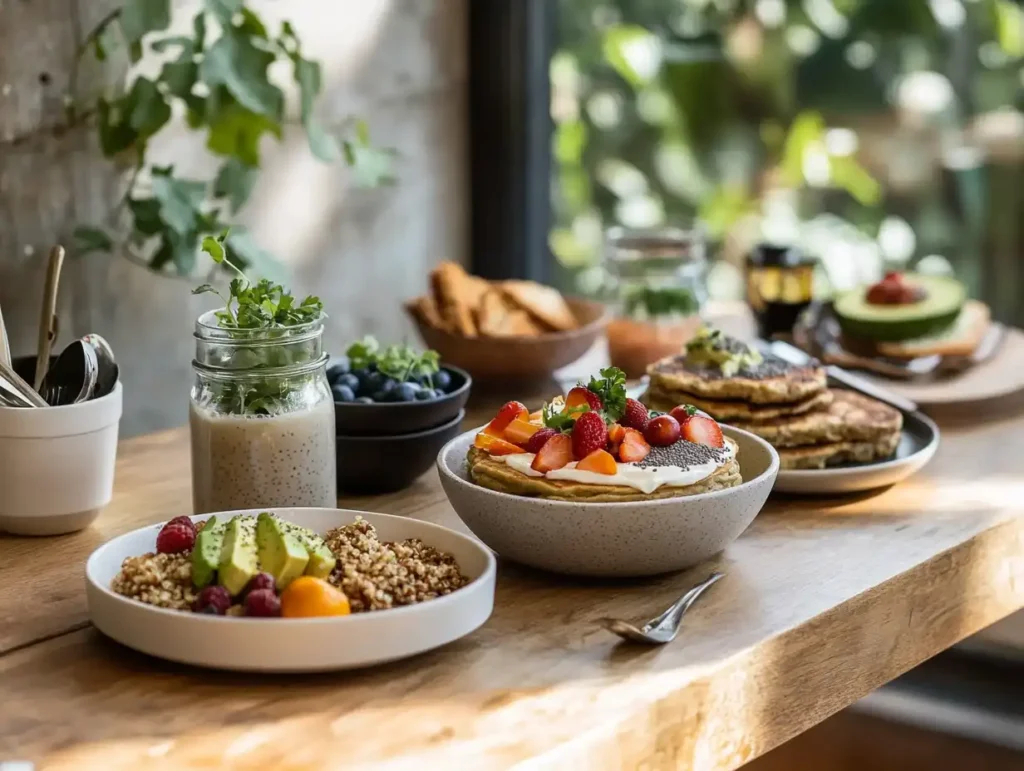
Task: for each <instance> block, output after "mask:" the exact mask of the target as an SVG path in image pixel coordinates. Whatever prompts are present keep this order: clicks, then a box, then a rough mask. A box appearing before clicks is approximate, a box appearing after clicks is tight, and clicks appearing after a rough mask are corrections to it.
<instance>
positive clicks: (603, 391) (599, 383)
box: [587, 367, 626, 423]
mask: <svg viewBox="0 0 1024 771" xmlns="http://www.w3.org/2000/svg"><path fill="white" fill-rule="evenodd" d="M587 388H588V389H590V390H591V391H593V392H594V393H595V394H597V395H598V396H600V397H601V404H602V405H603V408H602V410H601V412H602V413H603V416H604V419H605V421H606V422H608V423H614V422H615V421H616V420H618V419H619V418H621V417H622V413H623V412H625V411H626V373H625V372H623V371H622V370H621V369H619V368H618V367H605V368H604V369H603V370H601V377H600V378H596V377H592V378H590V382H589V383H587Z"/></svg>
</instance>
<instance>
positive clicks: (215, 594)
mask: <svg viewBox="0 0 1024 771" xmlns="http://www.w3.org/2000/svg"><path fill="white" fill-rule="evenodd" d="M230 607H231V595H230V594H229V593H228V590H227V589H225V588H224V587H223V586H207V587H206V588H204V589H203V590H202V591H201V592H199V596H197V597H196V599H195V602H193V603H192V610H194V611H195V612H196V613H209V612H210V611H209V610H208V608H213V612H215V613H216V614H217V615H218V616H223V615H224V614H225V613H227V612H228V608H230Z"/></svg>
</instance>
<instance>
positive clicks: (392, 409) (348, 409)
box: [334, 364, 473, 437]
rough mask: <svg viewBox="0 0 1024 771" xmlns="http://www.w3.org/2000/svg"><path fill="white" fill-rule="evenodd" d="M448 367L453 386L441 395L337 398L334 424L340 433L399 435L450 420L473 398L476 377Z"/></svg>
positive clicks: (350, 435) (352, 435) (446, 366)
mask: <svg viewBox="0 0 1024 771" xmlns="http://www.w3.org/2000/svg"><path fill="white" fill-rule="evenodd" d="M441 369H443V370H446V371H447V372H448V375H449V376H450V377H451V379H452V384H451V387H450V388H451V390H450V391H449V392H448V393H446V394H445V395H444V396H442V397H441V398H440V399H431V400H430V401H426V402H380V403H377V404H362V403H360V402H335V403H334V427H335V432H336V433H337V434H338V436H339V437H340V436H346V437H354V436H372V437H383V436H398V435H406V434H412V433H415V432H417V431H425V430H426V429H428V428H433V427H434V426H440V425H441V424H442V423H445V424H447V423H448V422H449V421H451V419H452V418H454V417H455V416H456V415H458V414H459V410H461V409H462V408H463V407H465V406H466V400H467V399H469V389H470V387H471V386H472V385H473V378H471V377H470V376H469V373H468V372H466V371H465V370H462V369H459V368H458V367H452V366H449V365H447V364H446V365H445V366H443V367H442V368H441Z"/></svg>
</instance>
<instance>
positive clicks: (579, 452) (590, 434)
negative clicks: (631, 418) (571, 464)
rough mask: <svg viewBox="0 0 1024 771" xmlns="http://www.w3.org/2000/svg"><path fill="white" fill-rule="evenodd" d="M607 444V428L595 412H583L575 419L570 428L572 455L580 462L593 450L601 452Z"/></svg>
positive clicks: (602, 419)
mask: <svg viewBox="0 0 1024 771" xmlns="http://www.w3.org/2000/svg"><path fill="white" fill-rule="evenodd" d="M606 444H608V426H606V425H605V423H604V418H602V417H601V416H600V415H598V414H597V413H596V412H584V413H583V414H582V415H580V416H579V417H578V418H576V424H575V425H574V426H573V428H572V454H573V456H574V457H575V458H576V459H577V460H582V459H583V458H585V457H587V456H588V455H590V453H592V452H593V451H594V450H603V449H604V446H605V445H606Z"/></svg>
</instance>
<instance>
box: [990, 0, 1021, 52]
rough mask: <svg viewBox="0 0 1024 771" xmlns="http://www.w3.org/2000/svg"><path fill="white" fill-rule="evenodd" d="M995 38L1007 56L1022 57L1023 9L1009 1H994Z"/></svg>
mask: <svg viewBox="0 0 1024 771" xmlns="http://www.w3.org/2000/svg"><path fill="white" fill-rule="evenodd" d="M995 11H996V38H997V39H998V40H999V47H1000V48H1002V49H1003V52H1004V53H1006V55H1007V56H1011V57H1013V58H1014V59H1019V58H1020V57H1022V56H1024V9H1022V8H1021V7H1020V6H1019V5H1018V4H1017V3H1014V2H1011V0H996V4H995Z"/></svg>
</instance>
